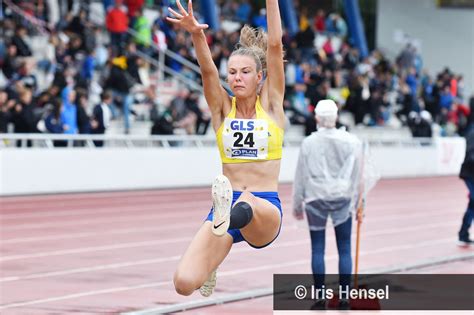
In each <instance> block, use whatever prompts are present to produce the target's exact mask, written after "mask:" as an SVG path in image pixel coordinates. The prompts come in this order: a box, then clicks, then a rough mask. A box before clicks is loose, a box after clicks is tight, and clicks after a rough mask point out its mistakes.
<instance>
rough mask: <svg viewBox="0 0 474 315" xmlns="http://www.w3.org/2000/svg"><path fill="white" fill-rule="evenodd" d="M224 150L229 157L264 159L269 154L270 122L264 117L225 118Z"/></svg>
mask: <svg viewBox="0 0 474 315" xmlns="http://www.w3.org/2000/svg"><path fill="white" fill-rule="evenodd" d="M222 136H223V137H222V138H223V142H224V152H225V155H226V156H227V157H228V158H231V159H244V160H264V159H266V158H267V155H268V122H267V121H266V120H264V119H234V118H226V119H225V120H224V130H223V132H222Z"/></svg>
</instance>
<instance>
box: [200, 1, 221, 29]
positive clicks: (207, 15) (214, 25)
mask: <svg viewBox="0 0 474 315" xmlns="http://www.w3.org/2000/svg"><path fill="white" fill-rule="evenodd" d="M216 8H217V4H216V1H215V0H201V10H199V11H200V12H199V13H201V14H202V15H203V16H204V21H205V23H207V24H209V28H211V29H213V30H215V31H218V30H219V29H220V24H219V16H218V14H217V9H216Z"/></svg>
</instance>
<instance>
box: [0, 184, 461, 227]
mask: <svg viewBox="0 0 474 315" xmlns="http://www.w3.org/2000/svg"><path fill="white" fill-rule="evenodd" d="M453 192H455V191H453ZM433 193H434V194H436V192H432V191H430V194H433ZM443 193H446V191H443ZM197 194H200V193H197ZM372 194H373V192H371V194H369V197H368V198H369V205H370V204H372V203H371V202H373V201H372V200H370V199H371V195H372ZM281 195H283V193H282V194H281ZM402 196H403V198H401V197H400V198H397V197H395V198H392V199H389V200H388V201H387V200H385V202H386V203H388V204H387V205H385V206H384V209H385V208H386V207H390V206H391V205H394V204H397V203H399V201H400V202H402V201H406V200H407V199H410V197H411V196H416V197H419V193H416V194H412V195H406V194H403V195H402ZM379 197H380V196H377V198H379ZM174 198H176V197H174ZM289 198H290V199H291V197H289ZM148 199H150V200H149V201H155V202H157V203H158V202H159V204H160V205H163V204H167V203H173V202H174V200H175V199H169V200H157V199H159V198H158V197H154V198H148ZM148 199H145V201H147V200H148ZM196 202H202V203H209V200H208V199H203V200H197V201H190V202H188V203H190V204H191V205H195V203H196ZM415 202H416V201H415ZM418 203H419V205H420V206H426V201H418V202H417V203H416V204H414V205H413V206H414V207H416V206H418ZM147 204H149V202H144V200H143V199H140V200H137V202H136V203H134V204H118V205H114V206H107V205H101V206H100V207H99V209H98V210H100V209H111V211H90V212H87V210H88V209H90V208H92V207H96V205H95V204H94V203H93V201H92V202H83V203H82V204H79V205H80V206H81V207H82V208H80V209H75V210H61V209H58V210H57V211H48V210H38V209H36V210H35V211H32V212H23V213H20V214H18V213H7V214H1V213H0V220H13V219H28V218H41V217H45V218H48V217H67V216H76V215H82V214H89V213H91V214H97V213H109V212H114V209H115V210H116V209H117V208H120V207H128V206H138V205H140V206H146V205H147ZM68 206H69V205H68ZM76 206H77V205H76ZM16 210H18V209H16Z"/></svg>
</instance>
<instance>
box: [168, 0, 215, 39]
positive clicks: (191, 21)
mask: <svg viewBox="0 0 474 315" xmlns="http://www.w3.org/2000/svg"><path fill="white" fill-rule="evenodd" d="M176 4H177V5H178V11H179V13H178V12H176V11H175V10H173V9H171V8H168V10H169V11H170V12H171V13H172V14H173V15H174V18H171V17H166V20H168V21H169V22H171V23H173V24H176V25H178V26H179V27H181V28H183V29H185V30H186V31H188V32H189V33H191V34H193V33H199V32H200V31H201V30H205V29H207V28H208V27H209V25H207V24H200V23H199V22H198V21H197V20H196V18H195V17H194V13H193V3H192V1H191V0H189V1H188V11H187V12H186V10H185V9H184V8H183V6H182V5H181V2H180V1H179V0H177V1H176Z"/></svg>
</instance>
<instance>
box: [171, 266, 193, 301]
mask: <svg viewBox="0 0 474 315" xmlns="http://www.w3.org/2000/svg"><path fill="white" fill-rule="evenodd" d="M173 281H174V288H175V290H176V292H177V293H178V294H181V295H185V296H188V295H191V294H192V293H193V292H194V291H195V290H196V281H195V279H194V277H193V276H192V275H191V274H184V273H182V272H179V271H176V273H175V274H174V279H173Z"/></svg>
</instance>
